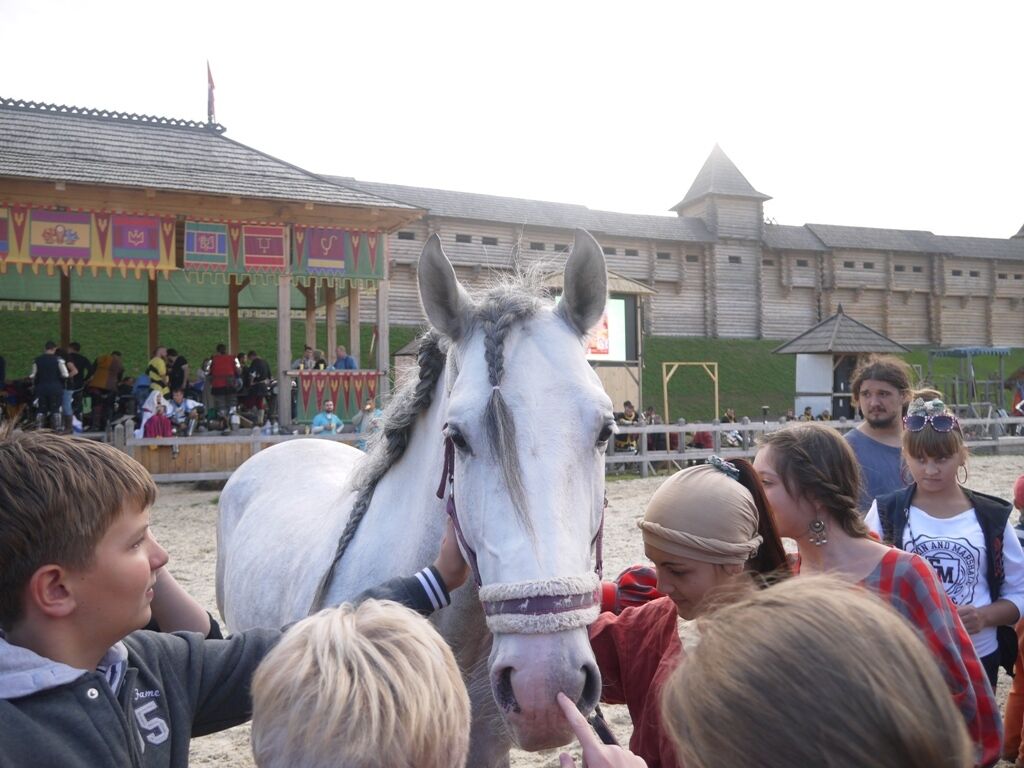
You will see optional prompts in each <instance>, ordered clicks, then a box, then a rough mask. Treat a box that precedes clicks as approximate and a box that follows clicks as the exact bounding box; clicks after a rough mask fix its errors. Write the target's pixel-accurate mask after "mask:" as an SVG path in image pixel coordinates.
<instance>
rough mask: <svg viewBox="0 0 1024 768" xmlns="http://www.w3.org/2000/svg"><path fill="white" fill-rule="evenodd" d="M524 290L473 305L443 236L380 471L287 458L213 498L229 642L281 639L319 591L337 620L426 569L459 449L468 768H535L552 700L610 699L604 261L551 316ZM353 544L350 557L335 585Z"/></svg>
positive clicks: (579, 271)
mask: <svg viewBox="0 0 1024 768" xmlns="http://www.w3.org/2000/svg"><path fill="white" fill-rule="evenodd" d="M528 282H529V281H527V280H517V281H515V282H507V283H505V284H502V285H499V286H497V287H495V288H492V289H491V290H490V291H489V292H487V293H486V294H484V295H483V296H481V297H480V298H479V299H478V300H474V299H471V298H470V296H469V295H468V294H467V292H466V291H465V290H464V289H463V287H462V286H461V285H460V283H459V282H458V279H457V278H456V276H455V271H454V270H453V269H452V266H451V263H450V262H449V261H448V258H447V257H446V256H445V254H444V251H443V250H442V248H441V244H440V240H439V239H438V238H437V236H436V235H434V236H432V237H431V238H430V239H429V240H428V242H427V243H426V245H425V246H424V249H423V253H422V255H421V256H420V261H419V287H420V298H421V301H422V303H423V308H424V310H425V312H426V315H427V318H428V319H429V321H430V323H431V324H432V326H433V330H432V331H430V332H428V334H427V335H426V336H425V337H424V339H423V341H422V344H421V347H420V352H419V379H418V380H417V381H413V382H411V383H409V384H408V385H407V386H405V387H403V388H401V389H400V390H399V391H398V392H397V393H396V395H395V397H394V399H393V401H392V403H391V404H390V405H389V407H388V409H387V411H386V412H385V416H384V426H383V429H382V432H381V433H380V434H379V435H378V436H376V438H375V441H374V442H373V443H372V444H371V448H370V451H369V453H368V454H366V455H364V454H362V453H360V452H359V451H357V450H355V449H353V448H349V447H347V446H345V445H342V444H339V443H335V442H331V441H325V440H313V439H310V440H293V441H288V442H285V443H281V444H279V445H277V446H275V447H272V448H269V449H267V450H265V451H261V452H260V453H258V454H256V455H255V456H253V457H252V458H251V459H249V460H248V461H246V462H245V464H243V465H242V466H241V467H240V468H239V469H238V470H237V471H236V472H235V473H234V474H233V475H232V477H231V480H230V481H229V482H228V484H227V486H226V487H225V488H224V492H223V493H222V494H221V497H220V517H219V521H218V544H217V546H218V549H217V601H218V604H219V607H220V609H221V613H222V615H223V616H224V619H225V620H226V622H227V624H228V626H229V627H230V628H231V629H232V630H242V629H246V628H249V627H256V626H264V627H276V626H281V625H283V624H285V623H286V622H289V621H292V620H295V619H298V618H300V617H302V616H304V615H306V614H307V613H308V612H309V610H310V608H311V605H313V604H314V603H315V602H317V595H318V584H319V583H320V582H321V579H322V578H323V579H324V582H323V585H322V590H321V592H320V593H319V594H321V595H322V597H323V600H322V602H323V603H324V604H327V605H333V604H337V603H340V602H342V601H344V600H346V599H350V598H352V597H354V596H355V595H357V594H358V593H359V592H361V591H362V590H363V589H365V588H368V587H370V586H374V585H376V584H378V583H380V582H383V581H384V580H386V579H388V578H391V577H394V576H399V575H409V574H412V573H413V572H415V571H416V570H417V569H419V568H422V567H424V566H425V565H427V564H429V563H430V562H431V561H432V560H433V558H434V556H435V555H436V553H437V550H438V547H439V544H440V541H441V538H442V535H443V532H444V528H445V511H446V506H445V502H444V501H443V500H441V499H439V498H438V497H437V494H436V493H435V491H436V489H437V486H438V481H439V480H441V478H442V476H443V473H445V472H446V469H445V467H446V462H445V453H446V451H445V446H446V444H447V445H449V446H453V448H452V449H451V450H450V452H451V454H452V455H453V456H454V481H453V484H448V485H447V487H448V493H449V494H450V495H451V500H452V501H453V502H454V505H455V506H454V508H451V507H449V513H450V514H451V513H452V512H453V511H454V510H457V513H456V515H455V516H456V522H457V524H458V526H459V527H460V528H461V531H462V534H463V537H464V538H463V540H462V541H460V543H461V544H462V547H463V552H464V553H465V554H466V555H467V558H468V559H470V560H471V561H475V571H476V574H477V581H478V583H479V584H480V587H479V590H475V589H473V588H472V586H467V587H465V588H463V589H460V590H457V591H456V592H455V595H454V600H453V604H452V605H451V606H450V607H448V608H445V609H444V610H442V611H440V612H438V613H437V614H435V617H434V620H435V621H436V623H437V625H438V629H439V630H440V631H441V632H442V634H443V635H444V636H445V638H446V639H447V640H448V641H449V642H450V643H451V645H452V648H453V650H454V651H455V654H456V657H457V658H458V659H459V663H460V666H461V667H462V669H463V670H464V673H465V675H466V679H467V684H468V685H469V689H470V695H471V697H472V699H473V711H474V717H473V735H472V746H471V753H470V760H469V765H472V766H502V765H508V750H509V746H510V743H511V742H510V739H511V741H514V742H515V743H516V744H518V745H519V746H521V747H522V748H524V749H527V750H539V749H546V748H550V747H555V746H560V745H562V744H565V743H567V742H568V741H569V740H570V738H571V733H570V732H569V730H568V728H567V726H566V725H565V722H564V719H563V717H562V715H561V714H560V713H559V711H558V708H557V705H556V702H555V695H556V694H557V693H558V692H559V691H564V692H565V693H566V694H567V695H568V696H569V697H570V698H572V699H574V700H576V701H577V702H578V704H579V706H580V708H581V710H583V711H584V712H589V711H590V710H591V709H592V708H593V707H594V705H595V704H596V703H597V701H598V698H599V696H600V691H601V678H600V673H599V672H598V670H597V666H596V664H595V662H594V656H593V653H592V651H591V649H590V643H589V640H588V637H587V629H586V625H587V624H589V623H590V622H592V621H593V620H594V618H596V616H597V611H598V606H597V604H596V602H595V591H596V589H597V587H598V578H597V575H596V574H595V543H596V545H597V547H598V548H599V533H600V530H601V524H602V516H603V503H604V449H605V446H606V444H607V441H608V439H609V437H610V436H611V434H612V432H613V429H614V422H613V420H612V409H611V401H610V400H609V399H608V396H607V395H606V394H605V392H604V390H603V389H602V387H601V383H600V381H599V380H598V378H597V375H596V374H595V373H594V371H593V370H592V369H591V367H590V365H589V364H588V363H587V361H586V358H585V354H584V339H585V337H586V335H587V332H588V331H589V329H590V328H591V327H592V326H593V325H594V324H595V323H596V322H597V321H598V320H599V319H600V318H601V315H602V312H603V310H604V307H605V303H606V300H607V276H606V271H605V261H604V255H603V253H602V251H601V248H600V247H599V246H598V244H597V243H596V242H595V240H594V239H593V238H592V237H591V236H590V235H589V234H588V233H586V232H584V231H583V230H579V231H577V233H576V238H575V242H574V244H573V249H572V253H571V255H570V256H569V259H568V262H567V264H566V268H565V275H564V293H563V300H562V301H561V303H559V304H558V306H557V307H556V306H555V305H554V304H553V302H551V301H550V299H546V298H544V297H543V296H542V292H541V291H540V289H539V288H538V287H537V286H533V287H531V286H530V285H528ZM446 438H447V440H448V441H450V442H446ZM449 504H451V502H449ZM360 519H361V522H360ZM353 534H354V535H353ZM342 536H344V538H345V540H346V543H348V542H349V541H350V546H348V547H347V549H345V551H344V554H343V555H342V556H341V558H340V560H338V561H337V564H336V568H333V569H332V568H331V564H332V561H334V556H335V552H336V547H337V546H338V545H339V539H340V537H342ZM597 556H598V557H599V549H598V552H597ZM485 614H486V616H485ZM488 630H490V631H488ZM488 654H489V663H488V661H487V660H488ZM488 681H489V685H487V682H488ZM495 713H497V714H499V715H500V717H496V716H494V715H495ZM502 723H504V724H505V726H506V727H504V728H503V727H502V725H501V724H502Z"/></svg>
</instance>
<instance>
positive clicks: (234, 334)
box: [228, 275, 249, 355]
mask: <svg viewBox="0 0 1024 768" xmlns="http://www.w3.org/2000/svg"><path fill="white" fill-rule="evenodd" d="M248 285H249V278H248V277H246V278H245V279H244V280H242V282H238V275H230V276H229V277H228V350H229V351H230V352H231V354H233V355H236V354H238V353H239V352H241V351H242V343H241V341H239V333H238V297H239V295H240V294H241V293H242V291H244V290H245V289H246V287H247V286H248Z"/></svg>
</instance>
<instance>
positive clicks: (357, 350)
mask: <svg viewBox="0 0 1024 768" xmlns="http://www.w3.org/2000/svg"><path fill="white" fill-rule="evenodd" d="M378 311H379V310H378ZM378 325H379V321H378ZM378 341H379V339H378ZM361 352H362V349H361V341H360V333H359V289H358V288H356V287H355V286H354V285H352V283H349V285H348V353H349V354H350V355H352V357H354V358H355V359H356V365H357V366H359V367H360V368H362V367H363V361H362V360H361V359H360V357H361ZM366 367H367V368H369V366H366Z"/></svg>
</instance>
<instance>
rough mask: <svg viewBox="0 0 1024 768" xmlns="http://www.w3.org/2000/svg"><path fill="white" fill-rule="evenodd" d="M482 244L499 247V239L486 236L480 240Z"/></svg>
mask: <svg viewBox="0 0 1024 768" xmlns="http://www.w3.org/2000/svg"><path fill="white" fill-rule="evenodd" d="M480 242H481V243H483V244H484V245H497V244H498V238H496V237H487V236H486V235H485V236H484V237H481V238H480Z"/></svg>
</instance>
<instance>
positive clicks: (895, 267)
mask: <svg viewBox="0 0 1024 768" xmlns="http://www.w3.org/2000/svg"><path fill="white" fill-rule="evenodd" d="M893 271H894V272H906V271H907V265H906V264H894V265H893Z"/></svg>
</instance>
